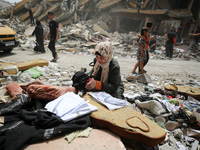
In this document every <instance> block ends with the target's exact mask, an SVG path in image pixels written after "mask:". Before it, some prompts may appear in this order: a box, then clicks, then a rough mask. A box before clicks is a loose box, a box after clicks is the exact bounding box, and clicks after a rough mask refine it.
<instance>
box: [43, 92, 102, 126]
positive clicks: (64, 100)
mask: <svg viewBox="0 0 200 150" xmlns="http://www.w3.org/2000/svg"><path fill="white" fill-rule="evenodd" d="M45 108H46V109H47V110H48V111H50V112H52V113H55V114H56V115H57V116H59V117H60V118H61V119H62V120H63V121H64V122H67V121H70V120H72V119H75V118H77V117H80V116H83V115H85V114H89V113H91V112H93V111H96V110H98V108H97V107H96V106H93V105H91V104H89V103H87V102H86V101H85V100H84V99H83V98H81V97H79V96H78V95H76V94H74V93H73V92H67V93H66V94H64V95H62V96H60V97H58V98H57V99H55V100H54V101H51V102H49V103H47V104H46V106H45Z"/></svg>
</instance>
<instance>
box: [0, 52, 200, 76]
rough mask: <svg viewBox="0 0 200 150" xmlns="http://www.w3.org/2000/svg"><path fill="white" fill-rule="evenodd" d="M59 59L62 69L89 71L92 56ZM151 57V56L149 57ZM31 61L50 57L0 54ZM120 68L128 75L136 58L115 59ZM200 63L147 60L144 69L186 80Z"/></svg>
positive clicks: (175, 59)
mask: <svg viewBox="0 0 200 150" xmlns="http://www.w3.org/2000/svg"><path fill="white" fill-rule="evenodd" d="M58 54H59V57H60V59H59V60H58V62H57V63H58V64H59V66H60V67H62V68H70V67H72V66H73V67H74V68H76V69H81V67H86V68H87V70H90V69H91V67H90V66H89V65H88V64H89V63H90V62H91V61H92V60H93V58H94V56H93V55H86V54H64V53H58ZM150 57H151V56H150ZM32 59H45V60H48V61H49V60H51V59H52V55H51V52H50V51H49V50H47V51H46V53H44V54H36V53H34V52H33V51H31V50H30V51H22V50H21V49H20V48H15V49H14V50H13V51H12V52H11V53H3V52H0V60H6V61H12V62H21V61H28V60H32ZM116 59H117V60H118V62H119V64H120V67H121V74H122V75H126V74H130V73H131V71H132V69H133V67H134V65H135V63H136V61H137V60H136V58H130V57H129V58H127V57H116ZM199 68H200V62H197V61H194V60H190V61H186V60H182V59H179V58H173V59H172V60H156V59H151V58H150V60H149V63H148V65H147V66H146V67H145V69H146V70H147V71H148V74H149V75H157V76H162V77H163V76H169V75H170V76H173V77H177V78H180V79H184V78H187V77H188V76H189V75H190V76H191V75H192V76H196V77H200V71H199Z"/></svg>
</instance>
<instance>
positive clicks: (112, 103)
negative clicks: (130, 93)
mask: <svg viewBox="0 0 200 150" xmlns="http://www.w3.org/2000/svg"><path fill="white" fill-rule="evenodd" d="M89 94H90V95H91V96H92V97H93V98H95V100H96V101H97V102H99V103H101V104H103V105H105V106H106V107H107V108H108V109H109V110H111V111H112V110H115V109H119V108H123V107H126V106H128V104H129V103H128V102H127V101H125V100H122V99H118V98H114V97H112V96H111V95H110V94H108V93H106V92H91V93H89Z"/></svg>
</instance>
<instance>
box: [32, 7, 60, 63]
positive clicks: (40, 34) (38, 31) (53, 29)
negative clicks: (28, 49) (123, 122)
mask: <svg viewBox="0 0 200 150" xmlns="http://www.w3.org/2000/svg"><path fill="white" fill-rule="evenodd" d="M47 15H48V18H49V19H50V22H49V29H50V31H49V33H48V34H47V36H46V35H45V34H44V31H43V27H42V25H41V22H40V21H39V20H37V21H36V27H35V29H34V31H33V32H32V34H31V36H34V35H35V36H36V46H35V47H34V51H35V52H41V53H45V48H44V39H45V40H46V39H47V38H48V37H50V42H49V45H48V48H49V49H50V50H51V52H52V55H53V59H52V60H51V62H56V61H57V60H58V59H59V57H58V54H57V53H56V48H55V44H56V43H57V41H58V35H59V24H58V22H56V21H55V20H54V14H53V12H48V14H47ZM29 17H30V23H31V25H35V22H34V19H33V14H32V11H31V7H29Z"/></svg>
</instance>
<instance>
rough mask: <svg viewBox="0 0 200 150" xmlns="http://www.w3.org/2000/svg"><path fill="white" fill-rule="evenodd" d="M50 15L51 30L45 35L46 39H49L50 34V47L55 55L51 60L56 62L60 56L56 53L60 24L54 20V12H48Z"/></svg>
mask: <svg viewBox="0 0 200 150" xmlns="http://www.w3.org/2000/svg"><path fill="white" fill-rule="evenodd" d="M48 17H49V19H50V22H49V28H50V31H49V33H48V34H47V36H46V37H45V39H47V38H48V36H49V35H50V42H49V46H48V48H49V49H50V50H51V52H52V55H53V59H52V60H51V62H56V61H57V60H58V58H59V57H58V55H57V53H56V48H55V43H56V42H57V41H58V34H59V26H58V22H56V21H55V20H53V18H54V16H53V12H48Z"/></svg>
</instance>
